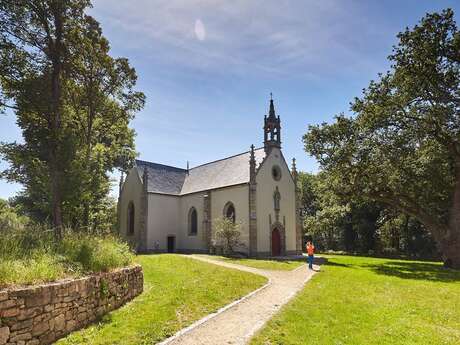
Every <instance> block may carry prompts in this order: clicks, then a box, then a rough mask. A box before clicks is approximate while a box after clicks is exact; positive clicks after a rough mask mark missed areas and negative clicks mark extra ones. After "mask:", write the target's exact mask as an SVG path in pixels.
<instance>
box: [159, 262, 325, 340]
mask: <svg viewBox="0 0 460 345" xmlns="http://www.w3.org/2000/svg"><path fill="white" fill-rule="evenodd" d="M191 257H192V258H194V259H196V260H201V261H206V262H209V263H213V264H216V265H220V266H224V267H228V268H233V269H238V270H241V271H246V272H251V273H256V274H260V275H263V276H265V277H267V278H268V279H269V282H268V284H267V285H266V286H265V287H263V288H261V289H259V290H256V292H255V293H252V294H250V295H249V296H247V297H246V298H243V300H241V301H239V302H236V303H232V304H231V305H229V306H226V307H224V308H223V309H224V310H223V311H222V310H221V311H219V312H217V315H216V314H211V315H208V316H207V317H205V318H204V319H202V320H200V321H197V322H196V323H194V324H192V325H191V326H190V327H187V328H185V329H183V330H182V331H180V332H178V334H176V335H175V336H173V337H171V338H169V339H166V340H165V341H163V342H162V343H160V344H161V345H166V344H181V345H189V344H193V345H198V344H199V345H207V344H209V345H218V344H246V343H248V341H249V339H250V338H251V337H252V336H253V335H254V333H255V332H257V331H258V330H259V329H260V328H261V327H262V326H263V325H264V324H265V323H266V322H267V321H268V320H269V319H270V318H271V317H272V316H273V315H274V314H275V313H276V312H277V311H278V309H279V308H280V307H281V306H282V305H284V304H285V303H286V302H288V301H289V300H290V299H291V298H292V297H294V295H295V294H296V293H297V292H298V291H299V290H300V289H301V288H302V287H303V285H304V284H305V283H306V282H307V281H308V280H309V279H310V278H311V276H312V275H313V274H314V273H315V272H314V271H310V270H308V269H307V266H306V265H303V266H301V267H299V268H297V269H295V270H293V271H273V270H261V269H257V268H252V267H247V266H242V265H237V264H233V263H228V262H222V261H218V260H213V259H209V258H205V257H200V256H195V255H191ZM318 269H319V267H318V266H315V270H318Z"/></svg>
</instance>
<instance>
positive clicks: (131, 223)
mask: <svg viewBox="0 0 460 345" xmlns="http://www.w3.org/2000/svg"><path fill="white" fill-rule="evenodd" d="M133 234H134V204H133V202H132V201H130V202H129V204H128V235H133Z"/></svg>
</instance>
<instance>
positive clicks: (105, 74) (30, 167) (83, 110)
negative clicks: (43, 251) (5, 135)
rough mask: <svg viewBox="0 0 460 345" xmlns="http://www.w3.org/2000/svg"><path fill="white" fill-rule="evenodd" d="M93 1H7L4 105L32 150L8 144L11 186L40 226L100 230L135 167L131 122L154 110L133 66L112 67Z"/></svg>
mask: <svg viewBox="0 0 460 345" xmlns="http://www.w3.org/2000/svg"><path fill="white" fill-rule="evenodd" d="M89 6H90V2H89V1H88V0H71V1H53V0H48V1H38V0H35V1H34V0H29V1H21V2H19V3H18V2H17V1H2V2H1V4H0V59H1V67H0V87H1V93H0V102H1V103H0V105H1V106H2V107H3V108H11V109H13V111H14V112H15V113H16V115H17V118H18V125H19V126H20V127H21V129H22V130H23V137H24V143H23V144H18V143H3V145H1V146H0V154H1V155H2V156H3V157H4V158H5V160H7V161H8V162H9V163H10V168H9V169H7V170H5V171H4V172H3V177H6V178H7V179H9V180H12V181H16V182H20V183H22V184H23V185H24V187H25V190H24V191H23V192H22V193H21V195H20V197H19V198H18V200H22V201H23V202H24V205H28V206H29V208H30V209H29V213H30V214H33V215H35V216H37V217H38V218H39V220H40V221H46V220H48V219H50V218H51V219H52V221H53V224H54V226H55V229H56V237H58V238H59V237H60V229H61V227H62V223H63V222H65V223H68V224H70V225H73V226H80V225H84V226H89V225H90V224H91V226H92V227H94V226H96V225H97V224H98V221H97V219H98V217H99V216H100V214H101V211H102V210H103V209H105V210H109V209H110V208H107V207H105V206H106V205H108V203H107V201H108V200H107V194H108V192H109V189H110V180H109V176H108V174H107V173H108V172H109V171H112V170H113V169H115V168H119V169H122V170H126V169H127V166H128V165H130V163H131V162H132V161H133V159H134V157H135V151H134V131H133V130H132V129H130V128H129V127H128V126H129V122H130V120H131V119H132V118H133V116H134V113H135V112H136V111H138V110H140V109H141V108H142V107H143V105H144V101H145V97H144V95H143V94H142V93H140V92H136V91H135V90H134V86H135V84H136V80H137V76H136V73H135V71H134V69H133V68H131V67H130V66H129V63H128V61H127V59H124V58H118V59H115V58H112V57H111V56H110V55H109V50H110V46H109V44H108V41H107V40H106V39H105V38H104V37H103V35H102V31H101V28H100V26H99V24H98V22H97V21H96V20H95V19H94V18H92V17H91V16H88V15H86V14H85V12H84V11H85V9H86V8H88V7H89Z"/></svg>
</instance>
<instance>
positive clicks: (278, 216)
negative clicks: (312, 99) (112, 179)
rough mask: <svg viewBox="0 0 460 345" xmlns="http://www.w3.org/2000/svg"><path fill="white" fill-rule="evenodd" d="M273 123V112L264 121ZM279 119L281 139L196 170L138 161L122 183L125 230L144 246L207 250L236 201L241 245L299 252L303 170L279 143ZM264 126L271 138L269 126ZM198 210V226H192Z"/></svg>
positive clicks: (258, 250) (249, 250)
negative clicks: (290, 163)
mask: <svg viewBox="0 0 460 345" xmlns="http://www.w3.org/2000/svg"><path fill="white" fill-rule="evenodd" d="M272 107H273V103H272V102H271V109H272ZM271 111H272V110H271ZM273 117H274V108H273ZM273 117H272V118H273ZM269 121H270V116H269V117H268V120H267V118H266V121H265V122H266V124H267V122H269ZM277 121H278V132H276V133H275V139H273V137H271V141H270V142H265V143H264V144H265V145H264V148H261V149H257V150H254V148H253V147H252V149H251V151H249V152H245V153H242V154H240V155H236V156H233V157H229V158H226V159H223V160H220V161H216V162H212V163H208V164H207V165H203V166H199V167H196V168H192V169H190V170H182V169H178V168H174V167H167V166H162V165H158V164H155V163H149V162H143V161H138V162H137V165H136V166H135V167H134V168H132V169H131V170H130V171H129V173H128V175H127V177H126V180H125V181H124V182H123V183H122V185H121V186H120V196H119V205H118V210H119V218H118V219H119V231H120V234H121V235H122V236H123V237H125V238H126V239H127V240H128V241H129V242H130V243H132V245H133V246H134V247H135V248H137V249H138V250H139V251H148V252H168V251H173V252H209V250H210V243H211V238H212V237H213V236H212V230H210V229H212V224H213V220H215V219H217V218H222V217H223V216H225V214H224V212H225V209H226V205H228V204H229V203H231V204H233V206H234V209H235V213H234V214H235V221H236V222H237V223H238V224H240V225H241V229H240V230H241V237H240V240H241V241H242V243H243V245H242V246H241V247H240V248H238V251H240V252H242V253H246V254H247V255H250V256H277V255H287V254H299V253H300V252H301V240H300V239H301V234H300V233H299V231H301V226H300V217H299V216H298V212H296V193H297V189H296V182H295V179H296V176H297V175H296V172H295V171H292V172H291V171H290V170H289V167H288V165H287V163H286V161H285V159H284V156H283V154H282V151H281V148H280V140H279V138H278V141H276V134H277V133H278V135H279V117H278V120H277ZM266 126H267V125H266ZM266 131H267V133H268V134H267V136H268V135H269V134H270V128H268V129H266ZM251 161H252V164H251ZM251 169H252V170H251ZM294 169H295V168H294ZM206 181H209V184H210V188H206ZM184 186H185V187H184ZM190 191H191V192H190ZM276 195H277V196H276ZM275 199H277V201H275ZM143 203H144V204H143ZM129 205H132V206H131V208H132V207H134V212H133V214H132V213H131V214H130V211H129V207H130V206H129ZM142 206H143V207H142ZM192 208H193V209H194V210H196V216H197V227H196V229H195V230H196V232H194V231H193V229H192V228H191V216H190V215H191V212H192ZM144 210H147V211H146V214H145V211H144ZM131 212H132V211H131ZM132 216H133V217H134V219H133V220H132V221H131V220H130V217H132ZM144 224H145V225H144Z"/></svg>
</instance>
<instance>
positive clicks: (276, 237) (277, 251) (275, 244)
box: [272, 229, 281, 256]
mask: <svg viewBox="0 0 460 345" xmlns="http://www.w3.org/2000/svg"><path fill="white" fill-rule="evenodd" d="M280 255H281V236H280V232H279V230H278V229H273V231H272V256H280Z"/></svg>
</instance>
